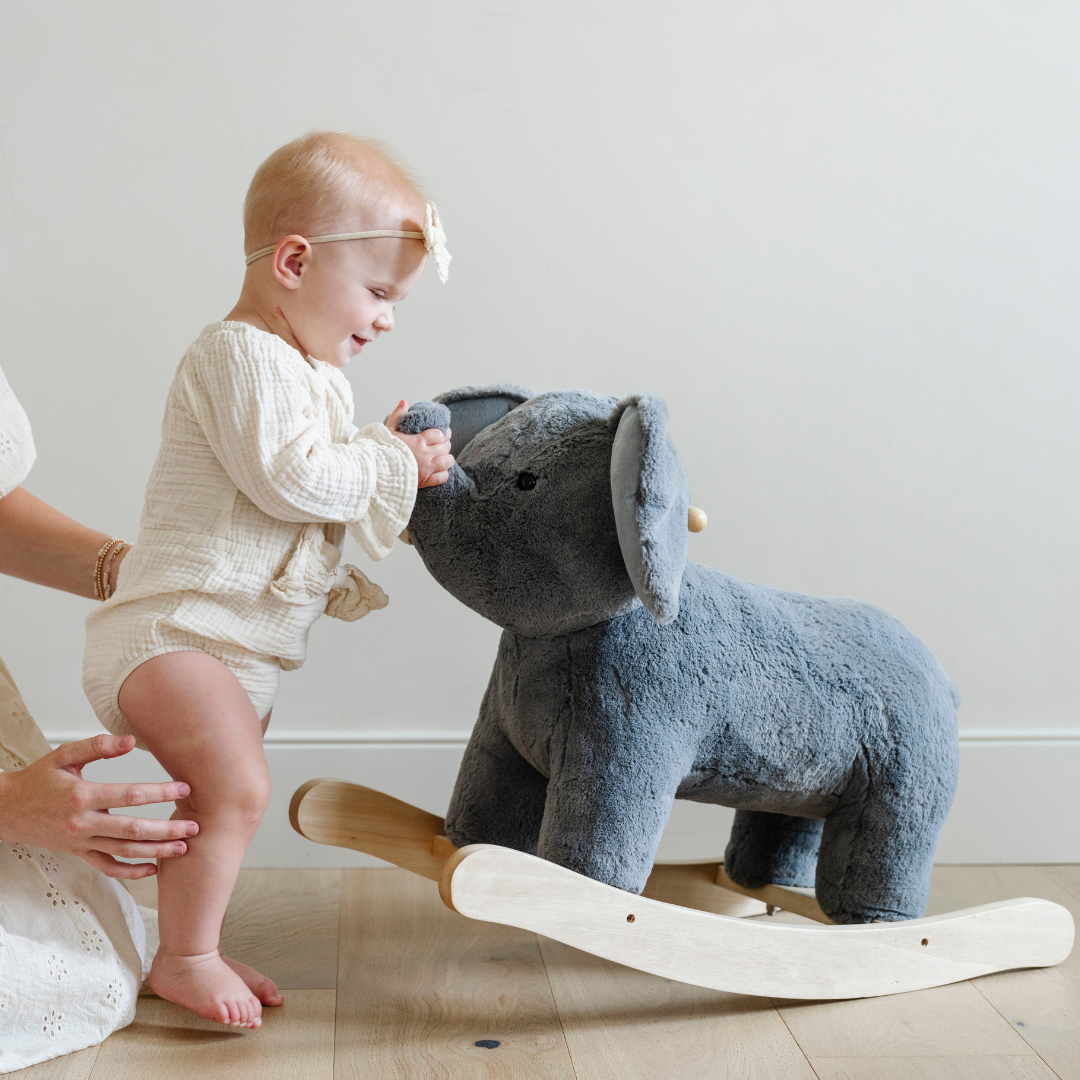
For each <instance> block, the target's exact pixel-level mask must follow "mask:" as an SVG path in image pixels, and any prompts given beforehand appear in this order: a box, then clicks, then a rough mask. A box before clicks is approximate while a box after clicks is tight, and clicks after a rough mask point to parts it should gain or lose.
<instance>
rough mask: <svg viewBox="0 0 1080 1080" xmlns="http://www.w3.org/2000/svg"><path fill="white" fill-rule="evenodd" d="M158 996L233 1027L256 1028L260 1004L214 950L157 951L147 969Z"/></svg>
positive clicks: (260, 1018)
mask: <svg viewBox="0 0 1080 1080" xmlns="http://www.w3.org/2000/svg"><path fill="white" fill-rule="evenodd" d="M150 988H151V989H152V990H153V991H154V993H155V994H157V995H158V997H163V998H165V999H166V1000H167V1001H175V1002H176V1004H177V1005H183V1006H184V1008H186V1009H190V1010H191V1011H192V1012H195V1013H198V1014H199V1015H200V1016H205V1017H206V1018H207V1020H216V1021H217V1022H218V1023H219V1024H230V1025H231V1026H233V1027H249V1028H257V1027H259V1026H260V1024H262V1006H261V1005H260V1004H259V1001H258V999H257V998H256V997H255V996H254V993H253V992H252V991H251V989H249V987H248V985H247V983H245V982H244V980H243V979H242V978H241V977H240V975H238V974H237V973H236V972H235V971H233V969H232V968H231V967H229V965H228V964H226V963H225V961H224V959H222V957H221V956H220V955H219V954H218V953H217V952H212V953H202V954H201V955H199V956H181V955H179V954H177V953H166V952H161V951H160V950H159V951H158V954H157V956H155V957H154V963H153V966H152V967H151V968H150Z"/></svg>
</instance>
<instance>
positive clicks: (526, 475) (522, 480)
mask: <svg viewBox="0 0 1080 1080" xmlns="http://www.w3.org/2000/svg"><path fill="white" fill-rule="evenodd" d="M536 479H537V478H536V477H535V476H534V475H533V474H532V473H531V472H523V473H518V478H517V486H518V487H519V488H520V489H521V490H522V491H532V489H533V488H534V487H536Z"/></svg>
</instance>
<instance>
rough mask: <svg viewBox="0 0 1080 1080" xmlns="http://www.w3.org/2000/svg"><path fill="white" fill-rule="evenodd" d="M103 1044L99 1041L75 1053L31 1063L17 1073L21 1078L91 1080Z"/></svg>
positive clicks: (30, 1079)
mask: <svg viewBox="0 0 1080 1080" xmlns="http://www.w3.org/2000/svg"><path fill="white" fill-rule="evenodd" d="M101 1046H102V1044H101V1043H98V1044H97V1046H88V1047H87V1048H86V1049H85V1050H76V1051H75V1053H74V1054H65V1055H64V1056H63V1057H58V1058H53V1059H52V1060H51V1061H43V1062H41V1064H40V1065H31V1066H30V1067H29V1068H28V1069H20V1070H19V1072H18V1073H16V1074H15V1075H17V1076H18V1078H19V1080H24V1078H25V1080H89V1076H90V1073H91V1072H93V1069H94V1062H95V1061H97V1056H98V1051H99V1050H100V1049H101Z"/></svg>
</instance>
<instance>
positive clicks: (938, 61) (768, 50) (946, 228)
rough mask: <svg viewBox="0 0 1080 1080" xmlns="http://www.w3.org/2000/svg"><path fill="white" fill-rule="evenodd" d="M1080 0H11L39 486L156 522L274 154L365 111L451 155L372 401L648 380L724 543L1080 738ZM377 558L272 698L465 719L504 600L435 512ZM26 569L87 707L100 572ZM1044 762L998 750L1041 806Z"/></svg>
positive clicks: (30, 693) (46, 675) (12, 239)
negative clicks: (460, 560) (367, 597)
mask: <svg viewBox="0 0 1080 1080" xmlns="http://www.w3.org/2000/svg"><path fill="white" fill-rule="evenodd" d="M1078 31H1080V11H1078V9H1077V8H1076V6H1075V5H1073V4H1067V3H1064V2H1056V3H1054V2H1048V3H1043V4H1039V5H1032V4H1026V3H1023V2H1022V0H1013V2H1010V3H1005V2H1001V0H984V2H980V3H960V2H941V0H935V2H932V3H931V2H922V3H912V2H910V0H904V2H898V0H894V2H890V3H878V4H860V3H855V2H853V0H852V2H841V0H821V2H819V3H817V4H813V5H811V4H807V3H793V2H786V3H782V2H770V3H764V4H762V3H752V2H750V0H729V2H725V3H716V2H705V0H694V2H686V3H677V4H666V5H657V4H651V3H648V4H647V3H642V2H637V0H635V2H630V3H627V2H622V3H613V2H611V3H609V2H603V3H601V2H596V0H593V2H592V3H588V4H580V3H567V2H556V3H547V4H544V5H525V4H519V3H512V2H506V0H502V2H494V0H492V2H486V3H481V2H477V0H459V2H457V3H453V4H450V3H445V2H414V3H409V4H398V5H384V4H379V5H376V4H371V3H364V2H358V0H349V2H341V3H335V2H327V0H321V2H320V0H314V2H308V3H306V4H304V5H297V4H293V3H286V2H283V0H264V2H260V3H246V2H245V3H241V2H216V3H208V2H203V0H198V2H188V3H186V4H183V5H179V4H168V5H166V4H142V3H137V2H128V3H119V2H115V0H113V2H109V3H98V4H93V5H89V4H80V3H74V2H71V0H60V2H54V3H50V4H36V5H30V4H14V3H6V4H3V5H0V87H2V93H0V155H2V161H0V225H2V230H3V240H4V250H3V256H2V257H0V313H2V319H3V327H4V331H5V332H4V335H3V344H2V345H0V363H2V365H3V367H4V370H5V372H6V373H7V374H8V377H9V379H10V381H11V383H12V385H13V386H14V387H15V390H16V392H17V393H18V394H19V396H20V398H21V399H22V401H23V403H24V404H25V406H26V408H27V411H28V412H29V414H30V417H31V420H32V422H33V424H34V430H35V434H36V436H37V440H38V447H39V461H38V464H37V466H36V467H35V469H34V471H33V473H32V474H31V476H30V479H29V481H28V483H27V487H28V488H29V489H30V490H31V491H33V492H35V493H36V494H38V495H40V496H42V497H43V498H45V499H47V500H48V501H50V502H52V503H54V504H55V505H57V506H59V507H60V508H61V509H63V510H64V511H66V512H67V513H69V514H72V515H73V516H75V517H78V518H80V519H82V520H85V521H86V522H87V523H88V524H92V525H95V526H97V527H99V528H101V529H105V530H110V531H114V532H118V533H120V534H122V535H127V536H128V537H129V538H134V536H135V534H136V532H137V526H138V515H139V509H140V504H141V494H142V487H143V484H144V482H145V479H146V476H147V473H148V471H149V468H150V465H151V463H152V460H153V456H154V453H155V451H156V447H157V440H158V425H159V420H160V415H161V408H162V405H163V402H164V396H165V391H166V388H167V386H168V384H169V381H170V379H171V377H172V373H173V369H174V367H175V365H176V362H177V361H178V360H179V358H180V356H181V354H182V352H183V350H184V348H185V347H186V345H187V344H188V343H189V342H190V341H191V339H192V338H193V337H194V336H195V335H196V334H197V333H198V331H199V330H200V329H201V327H202V326H203V325H205V324H206V323H208V322H210V321H213V320H215V319H218V318H220V317H221V316H222V315H223V314H224V313H225V312H226V311H228V309H229V308H230V307H231V305H232V303H233V300H234V299H235V296H236V293H237V290H238V288H239V284H240V281H241V279H242V273H243V260H242V248H241V243H242V235H241V227H240V204H241V201H242V198H243V194H244V191H245V189H246V186H247V183H248V180H249V178H250V175H251V173H252V171H253V169H254V168H255V166H256V165H257V164H258V163H259V161H260V160H262V158H263V157H265V156H266V154H267V153H269V152H270V151H271V150H272V149H273V148H275V147H276V146H278V145H280V144H281V143H282V142H284V141H286V140H288V139H290V138H292V137H294V136H295V135H297V134H299V133H301V132H303V131H304V130H306V129H308V128H311V127H314V126H336V127H342V128H349V129H353V130H357V131H361V132H364V133H368V134H372V135H376V136H379V137H382V138H385V139H387V140H388V141H390V142H391V143H392V144H394V145H395V146H396V147H397V148H398V149H399V150H400V152H401V154H402V155H403V156H404V157H405V159H406V160H407V161H409V162H410V163H412V165H413V166H414V167H415V168H416V169H417V170H418V171H419V172H420V173H421V174H422V175H423V177H424V178H425V179H426V180H427V181H428V183H429V185H430V188H431V190H432V191H433V192H434V194H435V196H436V198H437V201H438V203H439V205H440V209H441V211H442V213H443V216H444V219H445V222H446V225H447V230H448V233H449V237H450V243H449V247H450V250H451V251H452V252H453V254H454V257H455V259H454V263H453V267H452V275H451V279H450V283H449V284H448V285H447V286H445V287H442V286H440V285H439V283H438V281H437V280H436V279H435V277H434V275H431V276H428V277H426V278H425V280H423V281H422V282H421V285H420V286H419V287H418V288H417V290H416V291H415V293H414V294H413V296H412V297H410V299H409V301H408V303H407V304H406V305H405V306H404V307H403V308H402V309H400V311H399V320H398V328H397V329H396V330H395V332H394V333H393V334H392V335H391V336H390V337H389V338H388V339H385V340H383V341H380V342H379V343H378V345H377V346H376V347H375V348H374V350H373V351H371V352H370V353H369V354H365V357H364V359H363V360H362V361H358V362H356V363H355V364H354V366H353V369H351V370H350V373H349V374H350V378H351V379H352V381H353V385H354V388H355V391H356V398H357V406H358V407H357V413H358V418H361V419H377V418H381V417H382V416H383V415H385V413H386V412H387V411H388V410H389V408H390V407H391V406H392V405H393V403H394V402H395V401H396V400H397V398H398V397H399V396H405V397H407V398H409V400H414V399H417V398H420V397H426V396H430V395H431V394H433V393H436V392H438V391H440V390H444V389H448V388H450V387H453V386H456V385H460V384H462V383H466V382H483V381H495V380H504V379H505V380H513V381H517V382H522V383H525V384H528V385H532V386H534V387H535V388H537V389H551V388H556V387H564V386H572V385H579V386H587V387H590V388H592V389H596V390H602V391H606V392H609V393H616V394H622V393H625V392H630V391H633V390H637V389H647V390H652V391H655V392H658V393H660V394H662V395H663V396H664V397H665V398H666V399H667V401H668V405H669V407H670V411H671V417H672V428H673V434H674V437H675V439H676V442H677V444H678V445H679V447H680V449H681V451H682V454H683V457H684V460H685V463H686V466H687V470H688V472H689V475H690V478H691V483H692V486H693V497H694V502H695V503H696V504H697V505H699V506H702V507H703V508H704V509H705V510H706V511H707V512H708V513H709V516H710V525H709V529H708V531H707V532H706V533H704V534H703V535H702V536H700V537H696V538H693V539H692V540H691V555H692V557H693V558H696V559H698V560H700V561H702V562H707V563H710V564H712V565H714V566H718V567H720V568H722V569H724V570H726V571H729V572H731V573H734V574H737V575H740V576H743V577H746V578H751V579H753V580H756V581H761V582H765V583H768V584H773V585H778V586H783V587H787V588H794V589H800V590H804V591H808V592H819V593H831V594H846V595H853V596H858V597H860V598H863V599H866V600H869V601H872V602H874V603H877V604H880V605H881V606H883V607H885V608H886V609H888V610H890V611H891V612H893V613H894V614H896V615H897V616H898V617H900V618H901V619H902V620H903V621H904V622H906V623H907V624H908V625H909V626H910V627H911V628H912V629H913V630H914V631H915V632H916V633H918V634H919V635H920V636H921V637H922V638H923V639H924V640H925V641H926V642H927V643H928V644H929V645H930V646H931V648H932V649H933V650H934V651H935V653H936V654H937V655H938V656H939V658H940V659H941V660H942V662H943V663H944V665H945V667H946V668H947V670H948V671H949V672H950V674H951V675H952V676H953V678H954V679H955V680H956V682H957V683H958V684H959V686H960V688H961V691H962V694H963V697H964V705H963V707H962V709H961V713H960V721H961V725H962V726H964V727H965V728H968V729H979V730H985V729H999V728H1000V729H1008V731H1007V732H1005V733H1004V736H1003V737H1005V738H1006V739H1013V740H1014V742H1015V741H1016V740H1017V739H1021V738H1022V737H1023V735H1024V732H1025V730H1026V729H1029V728H1053V729H1055V730H1057V729H1060V731H1059V734H1060V736H1061V737H1062V738H1064V739H1065V740H1066V742H1067V743H1069V745H1072V746H1073V747H1074V748H1080V717H1078V715H1077V712H1078V710H1077V689H1076V679H1075V669H1076V666H1077V656H1078V654H1080V604H1078V600H1080V595H1078V594H1080V570H1078V568H1077V563H1078V560H1077V553H1078V525H1080V520H1078V519H1080V494H1078V484H1077V482H1076V471H1077V463H1078V460H1080V457H1078V451H1080V434H1078V427H1080V425H1078V424H1077V420H1076V418H1077V416H1078V415H1080V408H1078V406H1080V375H1078V367H1077V345H1078V337H1080V335H1078V322H1080V314H1078V313H1080V305H1078V303H1077V296H1078V286H1080V280H1078V278H1080V273H1078V263H1077V258H1076V252H1077V250H1078V249H1080V244H1078V240H1080V236H1078V233H1080V229H1078V220H1077V219H1078V210H1077V207H1078V205H1080V203H1078V199H1077V191H1078V190H1080V185H1078V180H1080V177H1078V175H1077V173H1078V167H1077V164H1078V153H1077V151H1078V142H1080V140H1078V132H1080V116H1078V115H1077V114H1078V113H1080V68H1078V67H1077V65H1076V63H1075V56H1076V53H1077V46H1078V44H1080V42H1078V40H1077V39H1078V37H1080V33H1078ZM353 557H354V558H355V557H356V552H355V549H354V551H353ZM373 576H374V577H375V579H376V580H378V581H379V582H380V583H381V584H383V586H384V587H385V588H386V589H387V591H388V592H389V593H390V595H391V606H390V607H389V608H388V609H387V610H386V611H384V612H380V613H377V614H376V615H374V616H372V617H371V618H369V619H365V620H363V621H362V622H360V623H358V624H354V625H344V624H341V623H336V622H331V621H329V620H327V621H325V622H324V623H322V624H320V625H319V626H318V627H316V629H315V632H314V633H313V635H312V657H311V660H310V661H309V663H308V665H307V667H306V668H305V669H304V670H302V671H300V672H298V673H295V674H292V675H287V676H286V677H285V678H284V680H283V690H282V694H281V697H280V699H279V704H278V706H277V707H276V708H275V712H274V726H275V729H276V730H278V731H279V732H285V733H286V734H289V735H290V737H291V736H292V735H293V734H296V733H304V732H316V733H329V734H334V733H340V734H341V735H342V737H350V736H351V734H355V733H356V732H364V731H381V732H387V731H393V732H398V733H400V732H402V731H406V732H408V731H442V732H444V733H445V732H455V731H461V730H462V729H467V728H468V727H469V725H470V724H471V722H472V719H473V716H474V715H475V710H476V706H477V703H478V702H479V699H480V696H481V693H482V691H483V687H484V684H485V681H486V678H487V672H488V670H489V668H490V663H491V660H492V658H493V655H494V648H495V641H496V639H497V634H498V632H497V630H496V629H495V628H494V627H492V626H489V625H487V624H485V623H484V622H483V621H482V620H480V618H479V617H478V616H475V615H473V614H472V613H470V612H468V611H467V610H465V609H464V608H462V607H461V606H460V605H458V604H457V603H456V602H455V601H453V600H451V599H450V598H449V597H448V596H446V595H445V594H443V593H442V592H441V591H440V590H439V589H438V588H437V587H436V586H435V585H434V583H433V582H432V581H431V580H430V579H429V578H428V577H427V576H426V574H425V572H424V571H423V568H422V567H421V565H420V563H419V560H418V559H417V558H416V556H415V554H414V553H413V552H411V551H409V550H407V549H402V550H399V551H397V552H395V553H394V555H393V556H391V557H390V558H389V559H388V560H387V561H386V562H384V563H382V564H380V565H378V566H377V567H374V568H373ZM0 603H2V605H3V608H2V610H3V623H2V625H0V653H2V655H3V656H4V657H5V659H6V660H7V662H8V664H9V666H10V667H11V669H12V671H13V672H14V673H15V676H16V678H17V679H18V680H19V682H20V684H21V686H22V688H23V690H24V694H25V696H26V698H27V700H28V702H29V704H30V706H31V709H32V710H33V711H34V712H35V713H36V715H37V716H38V718H39V720H40V722H41V724H42V726H43V727H44V728H45V729H46V730H47V731H49V732H50V733H61V732H77V731H91V730H94V729H95V726H96V722H95V720H94V718H93V715H92V713H91V712H90V709H89V707H88V706H87V705H86V703H85V701H84V699H83V697H82V694H81V691H80V688H79V665H80V656H81V638H82V627H81V619H82V617H83V615H84V614H85V612H86V610H87V602H85V601H81V600H78V599H75V598H71V597H67V596H61V595H58V594H55V595H54V594H51V593H48V592H46V591H45V590H42V589H38V588H35V587H32V586H28V585H25V584H23V583H21V582H14V581H11V580H9V579H3V580H0ZM283 745H289V744H283ZM1003 745H1004V744H1003ZM1078 752H1080V750H1078ZM1002 754H1003V755H1005V757H1003V758H1002V761H1003V762H1008V760H1009V757H1008V755H1010V754H1011V751H1009V750H1008V749H1007V748H1006V749H1003V750H1002ZM1007 771H1008V770H1007V768H1006V769H1005V772H1004V773H1003V775H1005V774H1007ZM1038 775H1040V774H1039V773H1038V771H1037V770H1036V771H1035V772H1033V773H1032V776H1033V777H1034V778H1035V779H1033V780H1031V781H1030V782H1029V783H1028V785H1027V788H1026V789H1022V790H1019V791H1015V792H1011V793H1010V794H1011V795H1012V796H1013V797H1014V798H1015V799H1016V801H1017V802H1018V803H1021V804H1023V805H1025V806H1033V807H1035V809H1036V810H1038V808H1039V807H1040V806H1041V804H1040V803H1039V802H1038V800H1039V799H1040V798H1041V797H1043V796H1044V795H1045V792H1044V791H1040V788H1041V787H1042V785H1040V784H1039V783H1038V780H1037V777H1038ZM433 809H438V807H433ZM980 850H981V849H980ZM1062 850H1064V849H1062ZM1051 854H1052V853H1051Z"/></svg>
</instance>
